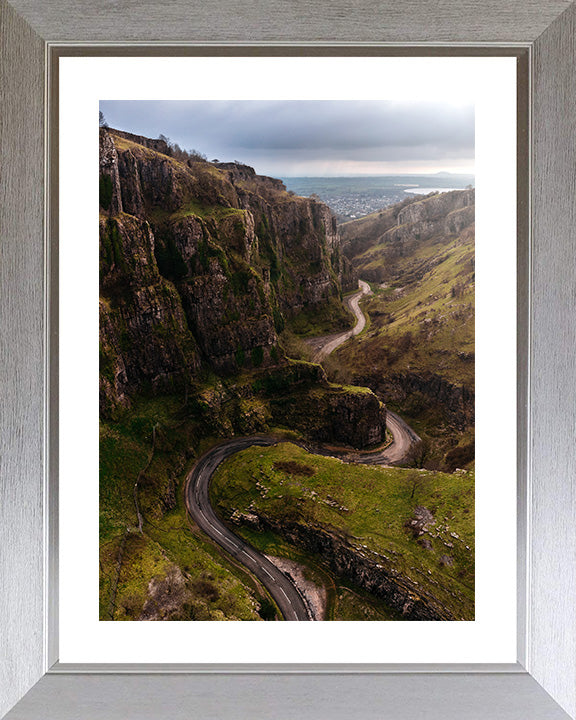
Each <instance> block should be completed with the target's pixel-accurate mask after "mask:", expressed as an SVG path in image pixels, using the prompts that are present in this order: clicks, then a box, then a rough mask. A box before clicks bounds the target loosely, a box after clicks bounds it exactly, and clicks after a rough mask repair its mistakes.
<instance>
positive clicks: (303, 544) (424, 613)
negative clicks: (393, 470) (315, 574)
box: [235, 513, 470, 621]
mask: <svg viewBox="0 0 576 720" xmlns="http://www.w3.org/2000/svg"><path fill="white" fill-rule="evenodd" d="M235 521H236V522H240V523H242V524H247V525H252V526H253V527H255V528H256V529H259V530H272V531H273V532H276V533H278V534H280V535H282V536H283V537H284V538H285V539H286V540H287V541H288V542H290V543H292V544H294V545H296V546H297V547H300V548H303V549H304V550H305V551H306V552H309V553H313V554H315V555H319V556H320V557H321V558H322V560H323V562H324V563H326V564H327V565H328V566H329V567H330V569H331V570H332V571H333V572H334V573H335V574H336V575H339V576H340V577H344V578H347V579H348V580H350V581H352V582H353V583H354V584H355V585H358V586H359V587H361V588H363V589H364V590H367V591H368V592H370V593H372V594H373V595H375V596H376V597H378V598H381V599H382V600H384V601H385V602H386V603H387V604H388V605H389V606H390V607H391V608H393V609H394V610H397V611H398V612H399V613H400V614H401V615H402V616H403V618H404V619H405V620H420V621H426V620H428V621H430V620H459V619H463V618H461V617H459V616H457V615H456V616H455V613H454V610H456V612H458V611H461V612H462V614H464V612H465V611H464V602H463V601H462V599H461V598H459V597H458V595H457V593H452V595H453V597H452V600H453V602H452V603H451V605H452V607H451V608H448V607H446V605H445V603H444V602H441V601H440V600H439V598H437V597H436V596H435V594H434V588H433V583H432V581H431V580H430V578H426V581H427V582H426V585H427V587H425V586H424V583H418V582H414V581H413V580H411V579H410V578H408V577H407V576H405V575H403V574H401V573H399V572H398V571H397V570H396V569H394V568H393V567H392V564H391V562H390V560H389V558H387V557H386V556H384V555H382V554H378V553H376V552H373V551H371V550H369V549H367V548H365V547H363V546H362V545H356V544H354V543H353V542H352V541H351V540H350V538H348V537H346V536H345V535H343V534H342V533H339V532H338V531H336V530H335V529H334V528H325V527H320V526H316V525H310V524H309V523H307V524H305V525H304V524H302V523H298V522H293V521H282V522H281V521H278V520H277V519H275V518H271V517H268V516H264V515H262V514H259V515H257V514H254V513H252V514H250V515H247V514H240V515H238V516H237V518H235ZM466 619H470V618H466Z"/></svg>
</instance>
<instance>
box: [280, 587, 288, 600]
mask: <svg viewBox="0 0 576 720" xmlns="http://www.w3.org/2000/svg"><path fill="white" fill-rule="evenodd" d="M280 592H281V593H282V595H284V597H285V598H286V600H288V602H290V598H289V597H288V595H286V593H285V592H284V588H280Z"/></svg>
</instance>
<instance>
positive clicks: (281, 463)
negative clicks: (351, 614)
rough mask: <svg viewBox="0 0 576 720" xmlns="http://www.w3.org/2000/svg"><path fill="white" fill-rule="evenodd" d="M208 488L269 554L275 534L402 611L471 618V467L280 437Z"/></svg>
mask: <svg viewBox="0 0 576 720" xmlns="http://www.w3.org/2000/svg"><path fill="white" fill-rule="evenodd" d="M211 493H212V497H213V504H214V506H215V507H216V508H217V509H218V511H219V514H220V515H221V516H222V517H223V518H224V519H225V520H226V521H227V522H228V524H229V525H230V527H232V528H235V529H236V531H238V528H240V532H241V533H243V534H244V537H245V538H246V539H248V540H249V541H250V543H251V544H253V545H255V546H256V547H259V548H260V549H261V550H263V551H264V552H266V553H274V552H275V550H274V548H275V547H277V545H278V542H279V541H278V538H281V539H283V540H284V541H285V542H286V543H288V544H289V545H291V546H293V547H296V548H299V549H300V551H301V552H302V553H305V555H306V560H307V562H308V563H311V564H313V565H317V566H319V567H320V568H324V570H327V571H328V572H330V573H332V574H333V575H334V577H335V582H336V584H337V585H340V584H341V583H342V582H344V583H345V582H346V581H348V582H353V583H354V584H355V586H357V587H359V588H361V589H363V590H365V591H368V592H370V593H372V594H373V596H375V597H376V598H380V599H382V600H384V601H385V602H386V603H387V604H388V606H389V607H391V608H392V609H393V610H395V611H396V613H397V614H398V617H399V618H401V619H406V620H453V619H455V620H472V619H473V618H474V476H473V473H468V472H464V471H463V472H459V473H456V474H445V473H438V472H431V471H421V470H407V469H403V468H378V467H362V466H359V465H347V464H345V463H342V462H341V461H339V460H335V459H333V458H323V457H319V456H317V455H311V454H309V453H306V452H305V451H304V450H302V449H301V448H298V447H296V446H294V445H291V444H280V445H277V446H274V447H270V448H252V449H250V450H246V451H244V452H242V453H239V454H237V455H236V456H234V457H233V458H232V459H230V460H228V461H227V462H226V463H224V465H222V466H221V468H220V469H219V470H218V472H217V475H216V477H215V478H214V480H213V483H212V489H211ZM332 592H333V593H334V594H335V595H336V596H338V594H339V592H340V588H339V587H338V588H337V589H336V590H332ZM329 605H330V604H329ZM333 607H334V606H333ZM335 609H336V610H337V609H338V602H337V597H336V603H335Z"/></svg>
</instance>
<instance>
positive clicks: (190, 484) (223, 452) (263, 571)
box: [185, 436, 313, 620]
mask: <svg viewBox="0 0 576 720" xmlns="http://www.w3.org/2000/svg"><path fill="white" fill-rule="evenodd" d="M276 442H278V440H277V439H273V438H267V437H261V436H258V437H244V438H237V439H234V440H230V441H229V442H226V443H223V444H222V445H218V446H217V447H214V448H212V449H211V450H209V451H208V452H207V453H206V454H205V455H203V456H202V457H201V458H200V460H199V461H198V462H197V463H196V465H195V466H194V468H193V469H192V470H191V472H190V473H189V475H188V478H187V480H186V489H185V499H186V507H187V509H188V512H189V514H190V516H191V517H192V519H193V520H194V521H195V522H196V524H197V525H198V526H199V527H200V528H201V529H202V530H203V531H204V532H205V533H206V535H208V536H209V537H210V538H211V539H212V540H213V541H214V542H215V543H216V544H217V545H219V546H220V547H221V548H222V549H223V550H225V551H226V552H227V553H228V554H229V555H232V557H234V558H235V559H236V560H237V561H238V562H239V563H240V564H241V565H243V566H244V567H245V568H247V570H249V572H250V573H252V575H254V576H255V577H257V578H258V580H260V582H261V583H262V584H263V585H264V587H265V588H266V589H267V590H268V592H269V593H270V595H271V596H272V597H273V598H274V600H275V602H276V604H277V605H278V607H279V608H280V611H281V613H282V615H283V617H284V619H285V620H312V619H313V618H312V616H311V613H310V612H309V610H308V606H307V605H306V603H305V601H304V599H303V598H302V596H301V595H300V593H299V592H298V590H297V588H296V586H295V585H294V584H293V583H292V581H291V580H290V578H288V577H287V576H286V575H284V573H282V572H281V571H280V570H279V569H278V568H277V567H276V566H275V565H273V564H272V563H271V562H270V561H269V560H268V559H267V558H266V557H264V555H262V554H261V553H260V552H258V551H257V550H256V549H255V548H253V547H251V546H250V545H248V544H247V543H246V542H244V540H242V538H240V537H238V535H236V534H235V533H233V532H232V531H231V530H230V529H229V528H227V527H226V526H225V525H224V524H223V522H222V521H221V520H220V518H219V517H218V516H217V515H216V513H215V512H214V510H213V509H212V506H211V505H210V498H209V486H210V480H211V479H212V476H213V474H214V472H215V471H216V468H217V467H218V466H219V465H220V463H222V462H223V461H224V460H226V459H227V458H229V457H230V456H231V455H234V453H237V452H240V451H241V450H245V449H246V448H249V447H251V446H253V445H260V446H267V445H273V444H274V443H276Z"/></svg>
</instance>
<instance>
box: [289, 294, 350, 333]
mask: <svg viewBox="0 0 576 720" xmlns="http://www.w3.org/2000/svg"><path fill="white" fill-rule="evenodd" d="M355 322H356V320H355V318H354V315H353V314H352V313H351V312H350V311H349V310H348V309H347V308H345V307H344V306H343V305H342V302H341V300H340V299H339V298H337V297H331V298H329V299H328V300H326V302H325V303H323V304H322V305H320V306H317V307H313V308H305V309H304V310H301V311H300V312H299V313H298V314H297V315H295V316H294V317H293V318H290V319H288V321H287V323H286V324H287V328H288V330H289V331H291V332H292V333H294V334H295V335H298V336H300V337H315V336H317V335H329V334H332V333H338V332H342V331H344V330H349V329H350V328H352V327H354V324H355Z"/></svg>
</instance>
